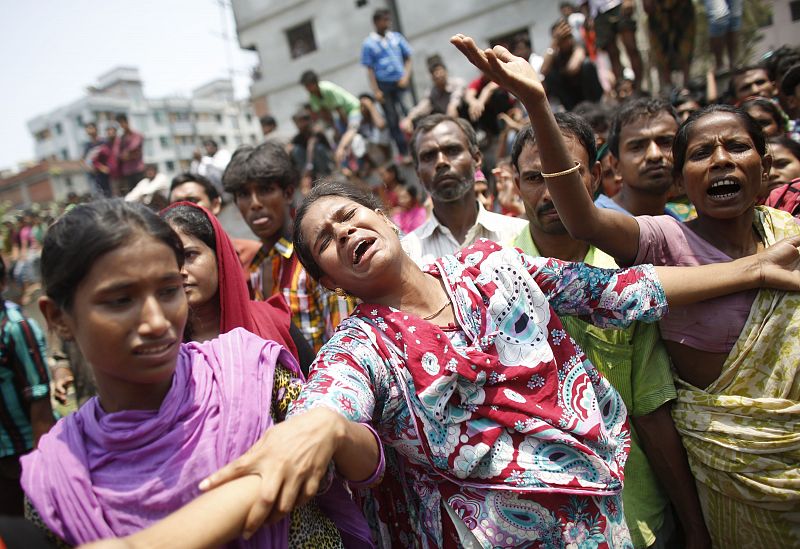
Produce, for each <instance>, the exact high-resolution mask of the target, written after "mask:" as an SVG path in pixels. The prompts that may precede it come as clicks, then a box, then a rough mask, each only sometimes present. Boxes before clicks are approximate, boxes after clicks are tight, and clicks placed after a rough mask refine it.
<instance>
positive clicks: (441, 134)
mask: <svg viewBox="0 0 800 549" xmlns="http://www.w3.org/2000/svg"><path fill="white" fill-rule="evenodd" d="M453 141H457V142H459V143H466V142H467V136H466V135H465V134H464V130H462V129H461V127H460V126H459V125H458V124H456V123H455V122H453V121H452V120H443V121H442V122H439V123H438V124H436V125H435V126H434V127H433V128H431V130H430V131H427V132H424V133H421V134H420V135H419V139H418V140H417V143H418V147H419V148H422V147H423V146H431V147H432V146H435V145H436V144H437V143H447V142H453Z"/></svg>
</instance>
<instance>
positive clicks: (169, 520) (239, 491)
mask: <svg viewBox="0 0 800 549" xmlns="http://www.w3.org/2000/svg"><path fill="white" fill-rule="evenodd" d="M260 486H261V479H259V478H258V476H257V475H248V476H244V477H241V478H238V479H236V480H233V481H231V482H229V483H227V484H223V485H222V486H220V487H219V488H216V489H214V490H212V491H210V492H208V493H205V494H202V495H201V496H199V497H198V498H196V499H194V500H192V501H191V502H190V503H188V504H186V505H184V506H183V507H181V508H180V509H178V510H177V511H175V512H174V513H172V514H171V515H169V516H168V517H166V518H165V519H163V520H160V521H158V522H156V523H155V524H153V525H152V526H150V527H149V528H145V529H144V530H140V531H139V532H136V533H135V534H131V535H130V536H126V537H124V538H119V539H108V540H102V541H97V542H94V543H90V544H87V545H81V549H138V548H140V547H141V548H142V549H144V548H148V549H160V548H164V549H167V548H172V547H183V548H186V549H189V548H191V549H203V548H206V547H208V548H211V547H219V546H221V545H223V544H225V543H227V542H229V541H232V540H234V539H237V538H239V537H241V536H242V535H243V531H244V525H245V519H246V518H247V513H248V512H249V511H250V508H251V506H252V505H253V503H254V502H255V501H256V500H257V498H258V493H259V487H260Z"/></svg>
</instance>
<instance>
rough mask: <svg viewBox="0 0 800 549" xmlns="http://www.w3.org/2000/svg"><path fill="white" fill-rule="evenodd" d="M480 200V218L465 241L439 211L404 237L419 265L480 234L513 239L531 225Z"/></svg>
mask: <svg viewBox="0 0 800 549" xmlns="http://www.w3.org/2000/svg"><path fill="white" fill-rule="evenodd" d="M476 204H477V206H478V218H477V219H476V220H475V225H473V226H472V227H471V228H470V230H469V231H467V235H466V237H465V238H464V242H458V241H457V240H456V239H455V237H454V236H453V233H451V232H450V229H448V228H447V227H445V226H444V225H442V224H441V223H439V220H438V219H436V214H432V215H431V216H430V217H429V218H428V220H427V221H426V222H425V223H423V224H422V225H421V226H420V227H418V228H417V229H416V230H415V231H414V232H412V233H410V234H407V235H406V236H405V237H404V238H403V240H401V242H400V243H401V244H402V246H403V250H405V252H406V254H408V256H409V257H410V258H411V259H413V260H414V262H415V263H416V264H417V265H420V266H422V265H426V264H428V263H432V262H433V260H434V259H436V258H438V257H442V256H443V255H447V254H454V253H456V252H457V251H459V250H460V249H461V248H464V247H465V246H469V245H470V244H472V243H473V242H475V241H476V240H477V239H479V238H487V239H489V240H492V241H494V242H499V243H501V244H502V243H503V242H510V241H513V240H514V239H515V238H516V237H517V235H518V234H519V233H520V232H521V231H522V230H523V229H525V227H527V226H528V222H527V221H525V220H523V219H517V218H516V217H510V216H507V215H500V214H496V213H493V212H490V211H487V210H486V209H485V208H484V207H483V206H482V205H481V204H480V203H479V202H476Z"/></svg>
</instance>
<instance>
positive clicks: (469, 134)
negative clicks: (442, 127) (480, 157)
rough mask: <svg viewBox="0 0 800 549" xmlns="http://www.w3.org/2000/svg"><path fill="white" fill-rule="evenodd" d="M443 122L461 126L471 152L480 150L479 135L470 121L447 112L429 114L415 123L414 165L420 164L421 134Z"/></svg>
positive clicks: (412, 145) (413, 137) (413, 140)
mask: <svg viewBox="0 0 800 549" xmlns="http://www.w3.org/2000/svg"><path fill="white" fill-rule="evenodd" d="M443 122H452V123H453V124H455V125H456V126H458V127H459V128H461V133H463V134H464V137H466V138H467V144H468V145H469V152H470V153H471V154H475V153H476V152H477V151H478V150H480V149H479V148H478V136H477V134H476V133H475V128H473V127H472V124H470V123H469V122H468V121H466V120H464V119H463V118H453V117H452V116H447V115H446V114H429V115H428V116H425V117H423V118H421V119H420V120H419V121H418V122H416V124H414V133H413V135H412V136H411V158H412V159H413V160H414V165H415V166H418V165H419V157H418V156H417V139H418V138H419V136H420V135H423V134H426V133H428V132H430V131H431V130H433V128H435V127H436V126H438V125H439V124H441V123H443Z"/></svg>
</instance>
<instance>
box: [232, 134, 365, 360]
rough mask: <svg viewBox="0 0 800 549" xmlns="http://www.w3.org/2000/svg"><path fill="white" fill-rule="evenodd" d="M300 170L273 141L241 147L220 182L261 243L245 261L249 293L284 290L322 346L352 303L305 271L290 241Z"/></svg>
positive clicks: (295, 315) (303, 326) (309, 335)
mask: <svg viewBox="0 0 800 549" xmlns="http://www.w3.org/2000/svg"><path fill="white" fill-rule="evenodd" d="M298 181H299V176H298V173H297V170H296V169H295V168H294V166H293V165H292V161H291V159H290V158H289V155H288V154H287V153H286V151H285V150H284V149H283V147H281V146H280V145H278V144H277V143H273V142H266V143H262V144H261V145H259V146H257V147H252V146H249V145H244V146H241V147H239V148H238V149H237V150H236V152H235V153H234V155H233V157H232V158H231V161H230V163H229V164H228V167H227V169H226V170H225V173H224V174H223V175H222V182H223V185H224V186H225V190H226V191H228V192H230V193H232V194H233V197H234V200H235V202H236V206H237V207H238V208H239V212H240V213H241V214H242V217H244V219H245V221H246V222H247V224H248V225H249V226H250V229H251V230H252V231H253V233H254V234H255V235H256V236H257V237H258V238H259V239H260V240H261V248H260V249H259V250H258V252H257V253H256V255H255V257H254V258H253V260H252V262H251V263H250V265H249V266H248V267H247V270H248V275H249V281H250V292H251V297H252V298H253V299H255V300H264V299H266V298H268V297H270V296H271V295H274V294H276V293H280V294H281V295H283V298H284V299H285V300H286V302H287V303H288V304H289V308H290V309H291V311H292V321H293V322H294V323H295V325H296V326H297V327H298V328H299V329H300V331H301V332H302V333H303V335H304V336H305V338H306V340H308V343H309V345H311V346H312V347H313V348H314V350H315V351H319V349H320V347H322V344H323V343H325V342H326V341H327V340H328V339H329V338H330V337H331V335H333V330H334V329H335V328H336V326H337V325H338V324H339V322H340V321H341V319H343V318H345V317H347V316H348V315H349V314H350V311H351V310H352V307H353V304H352V303H350V302H349V301H348V300H347V299H344V298H342V297H339V296H337V295H336V294H334V293H333V292H330V291H328V290H327V289H326V288H325V287H323V286H322V285H320V284H318V283H317V282H316V281H314V280H313V279H312V278H311V277H310V276H308V274H307V273H306V271H305V269H303V266H302V265H300V262H299V261H298V259H297V255H296V254H295V253H294V247H293V245H292V233H291V226H292V215H291V205H292V196H293V195H294V190H295V188H296V187H297V184H298Z"/></svg>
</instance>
